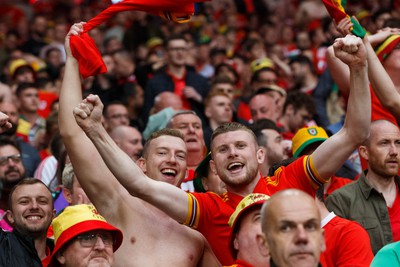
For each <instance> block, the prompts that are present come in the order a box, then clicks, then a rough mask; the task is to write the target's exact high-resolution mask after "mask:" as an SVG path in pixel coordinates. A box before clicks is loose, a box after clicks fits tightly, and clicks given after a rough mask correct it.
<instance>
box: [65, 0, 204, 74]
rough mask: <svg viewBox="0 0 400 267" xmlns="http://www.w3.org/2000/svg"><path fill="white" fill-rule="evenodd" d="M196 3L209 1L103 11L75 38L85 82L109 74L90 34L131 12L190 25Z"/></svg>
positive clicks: (155, 0)
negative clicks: (122, 14)
mask: <svg viewBox="0 0 400 267" xmlns="http://www.w3.org/2000/svg"><path fill="white" fill-rule="evenodd" d="M194 1H196V2H204V1H207V0H125V1H122V2H119V3H117V4H114V5H111V6H109V7H108V8H106V9H105V10H103V11H102V12H101V13H100V14H98V15H97V16H96V17H94V18H92V19H91V20H89V21H88V22H87V23H86V24H85V25H84V27H83V30H84V31H83V33H81V35H80V36H71V41H70V42H71V51H72V54H73V56H74V57H75V58H76V59H77V60H78V62H79V71H80V73H81V75H82V76H83V78H86V77H89V76H93V75H96V74H100V73H104V72H106V71H107V68H106V65H105V64H104V62H103V59H102V58H101V54H100V52H99V50H98V49H97V47H96V45H95V43H94V41H93V39H92V38H91V37H90V36H89V34H88V32H89V31H90V30H91V29H93V28H94V27H97V26H98V25H100V24H102V23H103V22H104V21H106V20H108V19H110V18H112V17H113V16H114V15H115V14H117V13H118V12H121V11H128V10H137V11H144V12H148V13H150V14H153V15H157V16H161V17H164V18H166V19H169V20H173V21H176V22H186V21H187V20H186V19H185V18H190V17H191V16H192V15H193V13H194ZM181 18H183V20H181Z"/></svg>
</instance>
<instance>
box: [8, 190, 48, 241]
mask: <svg viewBox="0 0 400 267" xmlns="http://www.w3.org/2000/svg"><path fill="white" fill-rule="evenodd" d="M11 200H12V210H11V212H10V213H7V216H8V217H7V218H8V220H9V221H10V223H11V225H12V226H13V227H14V228H15V229H17V230H18V231H19V232H20V233H22V234H24V235H28V236H30V237H37V236H43V235H46V232H47V228H48V227H49V226H50V223H51V221H52V220H53V216H54V210H53V202H52V196H51V193H50V191H49V190H48V189H47V188H46V186H45V185H44V184H42V183H36V184H25V185H20V186H18V187H17V188H16V189H15V191H14V193H13V195H12V198H11Z"/></svg>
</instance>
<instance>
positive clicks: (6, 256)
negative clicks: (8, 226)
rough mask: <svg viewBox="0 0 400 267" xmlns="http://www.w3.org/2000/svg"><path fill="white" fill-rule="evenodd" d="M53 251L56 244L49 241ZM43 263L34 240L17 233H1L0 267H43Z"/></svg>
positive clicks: (48, 243) (48, 244)
mask: <svg viewBox="0 0 400 267" xmlns="http://www.w3.org/2000/svg"><path fill="white" fill-rule="evenodd" d="M47 247H48V248H50V250H53V248H54V243H53V242H52V240H50V239H48V240H47ZM41 266H42V261H41V260H40V258H39V255H38V254H37V252H36V248H35V243H34V240H33V238H31V237H26V236H22V235H21V234H19V233H18V232H17V231H15V230H14V231H13V232H6V231H4V230H1V231H0V267H41Z"/></svg>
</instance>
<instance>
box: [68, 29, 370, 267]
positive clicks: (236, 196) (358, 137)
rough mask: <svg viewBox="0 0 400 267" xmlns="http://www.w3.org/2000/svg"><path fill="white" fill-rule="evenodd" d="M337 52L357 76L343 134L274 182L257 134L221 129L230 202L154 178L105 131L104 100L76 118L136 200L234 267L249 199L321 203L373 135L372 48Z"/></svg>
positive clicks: (219, 155)
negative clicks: (234, 220) (235, 216)
mask: <svg viewBox="0 0 400 267" xmlns="http://www.w3.org/2000/svg"><path fill="white" fill-rule="evenodd" d="M335 51H336V55H337V57H339V58H340V59H341V60H343V61H344V62H345V63H346V64H347V65H348V66H349V68H350V71H351V81H352V82H351V87H352V88H351V90H350V92H351V93H350V97H349V101H350V103H351V105H349V109H348V110H347V114H346V119H345V124H344V126H343V128H342V129H341V130H340V131H339V132H338V133H336V134H335V135H333V136H332V137H330V138H328V140H326V141H325V142H324V143H323V144H321V146H319V147H318V148H317V150H315V151H314V152H313V153H312V154H311V155H309V156H304V157H302V158H299V159H297V160H296V161H294V162H293V163H292V164H290V165H289V166H287V167H285V168H282V169H281V170H280V171H276V172H275V174H276V175H275V176H273V177H263V178H261V179H260V175H259V172H258V164H260V163H262V162H263V159H264V152H263V151H262V150H261V149H260V148H259V147H258V145H257V141H256V138H255V135H254V133H253V132H252V131H251V130H250V129H249V128H247V127H245V126H243V125H241V124H238V123H227V124H223V125H221V126H220V127H218V128H217V129H216V130H215V131H214V134H213V136H212V140H211V156H212V160H211V161H210V166H211V169H212V171H213V172H216V173H217V174H218V175H219V177H220V178H221V180H222V181H223V182H224V183H225V184H226V188H227V193H226V194H224V195H223V196H222V197H221V196H218V195H216V194H213V193H185V192H183V191H182V190H179V189H177V188H176V187H174V186H171V185H168V184H167V183H159V182H157V181H154V180H152V179H148V178H147V177H146V175H145V174H143V172H142V171H141V170H140V169H139V168H138V167H137V166H135V164H133V163H132V160H131V159H130V158H129V157H127V156H126V155H125V154H124V153H123V151H121V150H120V149H119V148H118V146H117V145H116V144H115V143H114V142H113V141H112V139H111V138H110V136H109V135H108V134H107V132H106V131H105V129H104V127H103V126H102V124H101V112H102V104H101V102H100V99H99V97H98V96H94V95H90V96H88V97H87V98H86V99H85V100H84V101H83V102H82V103H81V104H80V105H79V106H78V107H76V109H74V114H75V119H76V121H77V123H78V124H79V126H80V127H81V128H82V129H83V130H84V131H85V133H86V134H87V136H88V137H89V138H90V140H91V141H92V142H93V144H94V145H95V146H96V148H97V150H98V151H99V152H100V154H101V156H102V158H103V160H104V161H105V162H106V164H107V166H108V167H109V168H110V170H111V171H112V172H113V173H114V175H115V176H116V177H117V178H118V180H119V181H120V182H121V184H122V185H124V186H125V188H126V189H127V190H128V191H129V192H130V193H131V194H132V195H135V196H137V197H139V198H141V199H143V200H146V201H148V202H149V203H151V204H153V205H155V206H156V207H159V208H160V209H162V210H163V211H165V212H166V213H167V214H169V215H170V216H171V217H172V218H174V219H175V220H177V221H178V222H181V223H184V224H186V225H189V226H191V227H193V228H196V229H197V230H199V231H200V232H201V233H203V234H204V236H205V237H206V238H207V240H208V241H209V242H210V245H211V246H212V248H213V251H214V253H215V254H216V255H217V257H218V259H219V260H220V261H221V263H222V264H223V265H229V264H233V263H234V260H233V258H232V256H231V255H230V253H229V233H230V228H229V225H228V223H227V222H228V219H229V217H230V216H231V214H232V213H233V211H234V209H235V207H236V206H237V204H238V203H239V202H240V200H241V199H242V198H243V197H244V196H246V195H248V194H249V193H264V194H268V195H272V194H274V193H275V192H277V191H279V190H283V189H287V188H297V189H300V190H303V191H305V192H307V193H308V194H310V195H312V196H315V189H316V188H317V187H319V186H321V185H322V184H323V183H325V182H327V181H328V180H329V177H331V176H332V175H333V174H334V173H335V172H336V171H337V170H338V169H339V167H340V166H341V165H342V164H343V163H344V162H345V160H346V159H347V158H348V157H349V156H350V155H351V154H352V153H353V151H354V149H356V147H358V145H360V144H361V142H363V141H364V140H366V138H367V137H368V135H369V126H370V121H369V117H370V115H371V114H370V110H371V106H370V102H371V101H370V94H369V92H368V77H367V60H366V57H367V55H366V50H365V46H364V44H363V43H362V41H361V39H360V38H356V37H354V36H347V37H346V38H341V39H338V40H337V41H336V42H335ZM338 147H340V149H338Z"/></svg>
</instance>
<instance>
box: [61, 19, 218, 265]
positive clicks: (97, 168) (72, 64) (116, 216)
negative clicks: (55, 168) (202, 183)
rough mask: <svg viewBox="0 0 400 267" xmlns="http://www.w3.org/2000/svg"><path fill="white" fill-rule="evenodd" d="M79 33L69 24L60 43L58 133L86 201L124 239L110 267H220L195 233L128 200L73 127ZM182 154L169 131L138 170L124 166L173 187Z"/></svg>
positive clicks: (149, 148) (151, 145)
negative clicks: (73, 41)
mask: <svg viewBox="0 0 400 267" xmlns="http://www.w3.org/2000/svg"><path fill="white" fill-rule="evenodd" d="M82 27H83V23H78V24H74V25H73V26H72V27H71V30H70V32H69V33H68V35H67V37H66V40H65V48H66V53H67V61H66V66H65V76H64V80H63V84H62V89H61V95H60V113H59V114H60V115H59V116H60V117H59V121H60V132H61V135H62V137H63V141H64V143H65V147H66V149H67V152H68V155H69V157H70V160H71V163H72V165H73V167H74V172H75V174H76V176H77V177H78V180H79V182H80V184H81V186H82V188H83V189H84V190H85V192H86V194H87V196H88V197H89V199H90V200H91V201H92V203H93V204H94V206H95V207H96V209H97V210H98V211H99V213H100V214H101V215H103V216H104V218H106V220H107V221H108V222H109V223H111V224H113V225H115V226H116V227H118V228H119V229H121V230H122V232H123V234H124V241H123V242H122V245H121V247H120V248H119V250H118V251H117V252H116V254H115V266H160V265H165V264H166V265H168V266H207V267H208V266H220V264H219V262H218V260H217V259H216V257H215V255H214V254H213V252H212V250H211V248H210V246H209V245H208V243H207V241H206V239H205V238H204V236H202V235H201V234H200V233H199V232H197V231H194V230H192V229H190V228H189V227H185V226H183V225H180V224H179V223H177V222H176V221H175V220H173V219H171V218H170V217H169V216H168V215H167V214H165V213H164V212H162V211H161V210H159V209H157V208H155V207H154V206H152V205H150V204H148V203H147V202H145V201H143V200H141V199H139V198H137V197H133V196H131V195H130V194H129V193H128V192H127V191H126V189H125V188H124V187H123V186H122V185H121V184H120V183H119V182H118V181H117V179H115V177H114V176H113V174H112V173H111V172H110V171H109V169H108V168H107V166H106V165H105V163H104V161H103V160H102V159H101V156H100V154H99V153H98V152H97V150H96V148H95V146H94V145H93V144H92V142H91V141H90V140H89V139H88V138H87V136H86V135H85V133H84V132H83V131H82V130H81V129H80V128H79V126H78V125H77V124H76V122H75V119H74V116H73V112H72V111H73V109H74V107H76V106H77V105H78V104H79V103H80V102H81V101H82V93H81V81H80V77H79V72H78V62H77V60H76V59H75V58H74V57H73V56H72V53H71V50H70V46H69V41H70V40H69V39H70V36H71V35H78V34H79V33H80V32H81V31H82ZM97 110H98V109H97ZM98 115H99V116H101V113H100V114H98ZM107 136H108V135H107ZM119 151H121V150H119ZM124 153H125V152H124ZM186 153H187V152H186V146H185V142H184V140H183V137H182V136H181V135H180V134H179V133H177V132H176V131H174V130H171V129H168V130H166V131H164V132H161V133H158V135H153V136H152V137H150V138H149V141H148V142H147V144H146V145H145V147H144V150H143V157H142V158H140V159H139V160H138V161H137V164H138V165H139V166H140V169H139V168H138V167H137V165H135V163H133V161H131V160H130V161H129V162H130V164H133V165H135V170H136V168H137V170H140V173H142V170H143V171H144V172H145V173H146V174H147V175H148V176H149V177H152V178H153V179H155V180H158V181H163V182H165V184H167V183H170V184H171V186H173V187H176V186H179V184H180V182H181V181H182V179H183V178H184V176H185V172H186ZM125 155H126V156H127V157H128V158H130V157H129V156H128V155H127V154H125ZM162 184H164V183H162ZM177 189H178V188H177ZM178 190H179V191H180V189H178Z"/></svg>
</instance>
